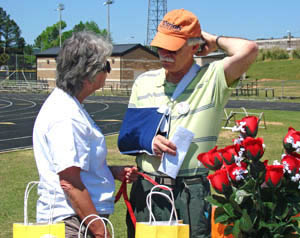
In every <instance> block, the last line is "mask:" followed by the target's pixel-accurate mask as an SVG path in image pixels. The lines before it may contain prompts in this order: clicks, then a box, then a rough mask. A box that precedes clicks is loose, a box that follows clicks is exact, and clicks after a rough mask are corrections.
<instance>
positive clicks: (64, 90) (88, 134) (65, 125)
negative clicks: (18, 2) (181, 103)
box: [33, 32, 137, 238]
mask: <svg viewBox="0 0 300 238" xmlns="http://www.w3.org/2000/svg"><path fill="white" fill-rule="evenodd" d="M111 51H112V45H111V44H110V43H108V42H107V41H105V40H104V39H103V38H101V37H100V36H98V35H96V34H94V33H91V32H78V33H74V34H73V36H72V37H71V38H69V39H67V40H66V41H65V43H64V45H63V47H62V48H61V50H60V52H59V55H58V57H57V59H56V61H57V81H56V86H57V87H56V88H55V89H54V91H53V92H52V93H51V95H50V96H49V97H48V98H47V100H46V101H45V103H44V104H43V106H42V108H41V110H40V112H39V115H38V117H37V119H36V121H35V125H34V130H33V149H34V156H35V160H36V164H37V168H38V171H39V176H40V184H39V188H38V193H39V199H38V202H37V221H38V222H47V221H48V219H49V216H50V215H51V212H52V213H53V220H54V221H62V220H63V221H64V222H65V224H66V237H67V238H68V237H77V234H78V229H79V225H80V221H81V220H82V219H83V218H84V217H86V216H87V215H89V214H99V215H101V216H106V217H108V215H109V214H111V213H112V212H113V209H114V196H113V193H114V190H115V184H114V179H119V180H123V179H124V177H125V178H126V179H127V182H131V181H132V180H135V179H136V177H137V174H136V171H137V169H136V168H135V167H125V166H108V165H107V163H106V155H107V148H106V144H105V138H104V136H103V134H102V133H101V130H100V129H99V127H98V126H97V125H96V124H95V122H94V121H93V120H92V118H91V117H90V116H89V114H88V113H87V111H86V110H85V109H84V107H83V106H82V102H83V101H84V99H85V98H86V97H87V96H89V95H91V94H92V93H94V92H95V91H96V90H97V89H99V88H101V87H103V86H104V83H105V79H106V76H107V73H109V72H110V65H109V62H108V61H107V58H108V57H109V56H110V54H111ZM51 204H52V207H53V210H51V211H50V205H51ZM91 219H93V217H92V218H91ZM91 219H88V220H87V222H88V221H90V220H91ZM89 232H90V237H104V226H103V224H102V222H101V221H99V220H97V221H95V222H94V223H93V224H92V225H91V226H90V228H89Z"/></svg>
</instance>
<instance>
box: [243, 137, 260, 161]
mask: <svg viewBox="0 0 300 238" xmlns="http://www.w3.org/2000/svg"><path fill="white" fill-rule="evenodd" d="M263 144H264V140H263V139H262V138H256V139H255V138H252V137H247V138H246V139H245V140H243V142H242V146H243V147H244V149H245V157H246V158H247V159H251V160H253V161H258V160H259V159H260V158H261V157H262V156H263V154H264V147H263Z"/></svg>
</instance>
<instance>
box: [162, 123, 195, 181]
mask: <svg viewBox="0 0 300 238" xmlns="http://www.w3.org/2000/svg"><path fill="white" fill-rule="evenodd" d="M193 138H194V133H193V132H191V131H189V130H187V129H185V128H184V127H182V126H178V127H177V128H176V131H175V133H174V135H173V137H172V138H171V141H172V142H173V143H174V144H175V145H176V147H177V151H176V155H175V156H173V155H170V154H167V153H165V154H164V157H163V159H162V161H161V164H160V166H159V168H158V171H160V172H162V173H164V174H166V175H168V176H170V177H171V178H173V179H175V178H176V176H177V174H178V171H179V169H180V167H181V165H182V162H183V160H184V157H185V155H186V153H187V151H188V149H189V147H190V144H191V142H192V140H193Z"/></svg>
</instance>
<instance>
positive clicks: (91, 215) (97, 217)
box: [78, 214, 115, 238]
mask: <svg viewBox="0 0 300 238" xmlns="http://www.w3.org/2000/svg"><path fill="white" fill-rule="evenodd" d="M90 217H95V218H94V219H92V220H91V221H90V222H89V223H88V224H87V226H86V230H85V232H84V237H85V238H86V236H87V232H88V229H89V226H90V225H91V224H92V223H93V222H94V221H96V220H101V222H102V223H103V225H104V236H105V238H106V237H107V228H106V225H105V222H104V221H106V222H107V223H108V224H109V225H110V227H111V233H112V238H114V236H115V234H114V227H113V225H112V223H111V222H110V220H108V219H107V218H106V217H100V216H99V215H96V214H90V215H88V216H86V217H85V218H84V219H83V220H82V222H81V223H80V227H79V231H78V238H80V234H81V229H82V226H83V224H84V222H85V220H86V219H88V218H90Z"/></svg>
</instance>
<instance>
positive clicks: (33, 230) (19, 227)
mask: <svg viewBox="0 0 300 238" xmlns="http://www.w3.org/2000/svg"><path fill="white" fill-rule="evenodd" d="M36 184H39V182H38V181H32V182H29V183H28V184H27V187H26V190H25V195H24V223H14V224H13V238H65V224H64V223H63V222H59V223H53V204H52V203H54V201H55V193H54V199H53V201H52V202H50V203H49V204H50V208H49V220H48V223H29V222H28V213H27V202H28V196H29V192H30V191H31V189H32V188H33V187H34V185H36Z"/></svg>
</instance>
